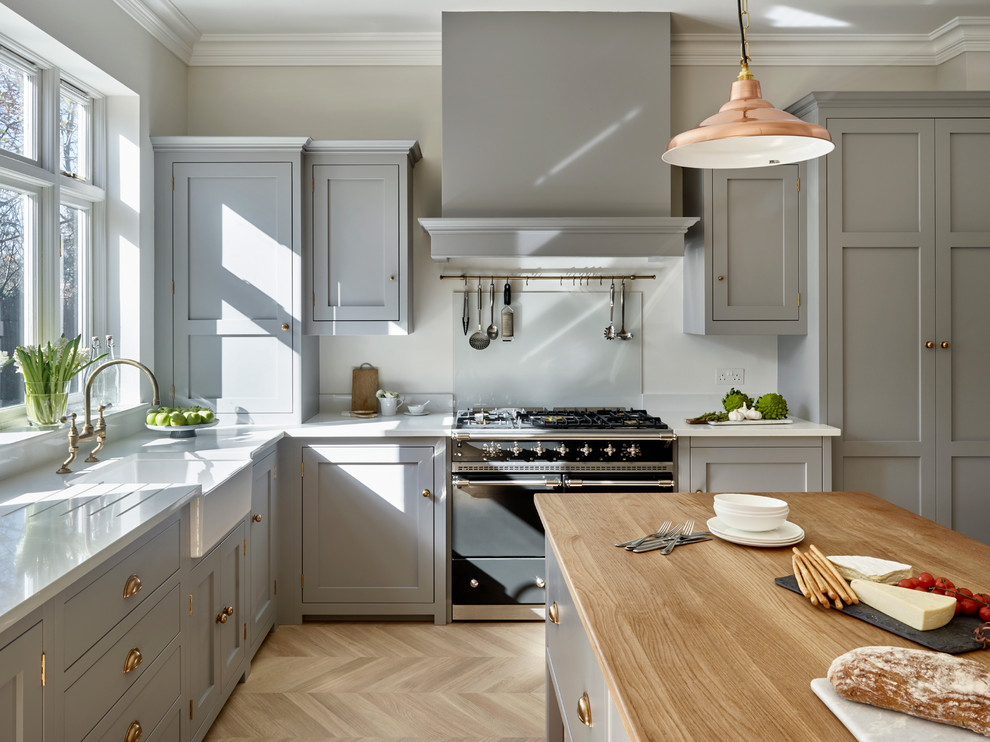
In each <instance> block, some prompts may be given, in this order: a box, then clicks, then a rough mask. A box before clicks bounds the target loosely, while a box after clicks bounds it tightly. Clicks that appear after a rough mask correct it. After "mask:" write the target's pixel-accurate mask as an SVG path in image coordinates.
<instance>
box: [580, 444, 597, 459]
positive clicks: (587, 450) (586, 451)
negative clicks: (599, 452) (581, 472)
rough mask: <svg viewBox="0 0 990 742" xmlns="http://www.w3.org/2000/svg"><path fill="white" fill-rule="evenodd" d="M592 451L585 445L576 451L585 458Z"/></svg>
mask: <svg viewBox="0 0 990 742" xmlns="http://www.w3.org/2000/svg"><path fill="white" fill-rule="evenodd" d="M593 450H594V449H593V448H592V447H591V446H589V445H588V444H587V443H585V444H584V445H583V446H581V448H579V449H578V451H580V452H581V453H583V454H584V455H585V456H590V455H591V452H592V451H593Z"/></svg>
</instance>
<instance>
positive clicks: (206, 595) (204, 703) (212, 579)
mask: <svg viewBox="0 0 990 742" xmlns="http://www.w3.org/2000/svg"><path fill="white" fill-rule="evenodd" d="M220 600H221V598H220V550H219V548H217V549H214V550H213V551H211V552H210V553H209V554H207V555H206V556H205V557H203V558H202V559H201V560H200V561H199V563H198V564H196V566H195V567H193V568H192V569H191V570H190V572H189V620H188V621H187V623H186V628H185V629H184V631H183V634H182V643H183V653H184V654H185V663H186V673H187V674H186V683H187V687H188V688H189V699H190V702H191V703H192V711H191V715H192V718H191V720H190V723H189V728H190V730H191V734H190V738H191V739H196V738H198V735H199V733H200V732H205V730H204V729H201V727H202V726H203V724H204V723H205V722H206V721H207V720H208V719H210V718H212V715H211V712H212V711H213V709H214V707H215V706H216V704H217V703H218V702H219V700H220V691H221V687H222V683H221V674H220V653H219V650H218V646H217V638H218V637H217V624H216V619H215V617H216V614H217V613H218V612H219V610H220V605H221V604H220Z"/></svg>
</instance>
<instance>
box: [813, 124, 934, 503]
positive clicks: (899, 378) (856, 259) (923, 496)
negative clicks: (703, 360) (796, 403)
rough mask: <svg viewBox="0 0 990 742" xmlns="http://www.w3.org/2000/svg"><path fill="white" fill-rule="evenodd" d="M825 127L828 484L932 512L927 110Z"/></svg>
mask: <svg viewBox="0 0 990 742" xmlns="http://www.w3.org/2000/svg"><path fill="white" fill-rule="evenodd" d="M829 131H830V132H831V134H832V138H833V140H834V141H835V144H836V150H835V152H834V153H833V154H831V155H829V157H828V161H827V168H828V185H827V189H828V191H827V195H828V248H827V249H828V256H827V261H828V276H827V285H828V323H827V326H828V342H827V347H828V422H829V424H830V425H835V426H836V427H840V428H842V437H841V438H840V439H839V440H837V441H836V442H835V445H834V448H833V455H834V459H833V465H834V466H833V477H832V481H833V485H834V487H835V489H839V490H865V491H867V492H872V493H873V494H875V495H878V496H879V497H882V498H884V499H885V500H888V501H890V502H893V503H895V504H897V505H900V506H901V507H904V508H906V509H908V510H911V511H912V512H915V513H919V514H920V515H923V516H925V517H927V518H935V515H936V514H935V509H934V488H935V466H934V464H935V446H934V436H935V425H934V424H933V422H934V420H935V404H934V395H933V394H932V390H933V389H934V384H935V360H936V350H935V349H929V348H927V347H926V346H925V344H926V342H928V341H931V342H933V343H934V342H935V341H936V340H937V339H938V338H937V337H936V334H935V213H934V194H933V184H934V170H935V161H934V147H933V138H934V122H933V121H932V120H931V119H926V120H916V119H841V120H835V119H830V120H829Z"/></svg>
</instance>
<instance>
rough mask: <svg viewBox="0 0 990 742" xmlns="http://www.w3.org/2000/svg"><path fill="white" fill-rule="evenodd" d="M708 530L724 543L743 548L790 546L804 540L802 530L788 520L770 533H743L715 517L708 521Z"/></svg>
mask: <svg viewBox="0 0 990 742" xmlns="http://www.w3.org/2000/svg"><path fill="white" fill-rule="evenodd" d="M708 530H709V531H711V532H712V533H713V534H714V535H716V536H718V537H719V538H720V539H722V540H724V541H731V542H732V543H734V544H742V545H743V546H764V547H767V548H774V547H778V546H792V545H793V544H798V543H801V541H802V540H803V539H804V529H803V528H801V526H799V525H795V524H794V523H791V522H790V521H789V520H785V521H784V524H783V525H782V526H779V527H777V528H774V529H773V530H772V531H743V530H741V529H739V528H733V527H732V526H730V525H728V524H726V523H725V522H724V521H722V520H720V519H719V518H717V517H716V518H709V519H708Z"/></svg>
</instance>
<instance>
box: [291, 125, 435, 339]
mask: <svg viewBox="0 0 990 742" xmlns="http://www.w3.org/2000/svg"><path fill="white" fill-rule="evenodd" d="M421 157H422V153H421V152H420V149H419V144H418V143H417V142H414V141H377V142H346V141H316V142H311V143H310V144H309V145H308V146H307V148H306V156H305V169H306V174H307V176H308V177H307V181H308V183H307V185H308V186H309V187H308V188H306V192H307V194H308V197H307V198H306V207H307V208H306V209H305V214H304V222H305V225H306V230H307V231H306V239H305V244H306V245H307V260H306V272H305V280H304V285H305V287H306V289H308V291H307V293H308V294H310V296H309V297H307V298H309V299H310V302H307V303H309V304H310V305H311V311H310V312H308V313H307V317H306V331H307V332H308V333H311V334H316V335H407V334H409V333H410V332H411V331H412V322H411V316H410V309H411V306H412V275H411V269H412V259H411V248H412V244H411V237H410V234H411V231H410V223H411V214H412V211H411V202H412V195H411V193H412V167H413V165H414V164H415V163H416V162H417V161H418V160H419V159H420V158H421Z"/></svg>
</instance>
